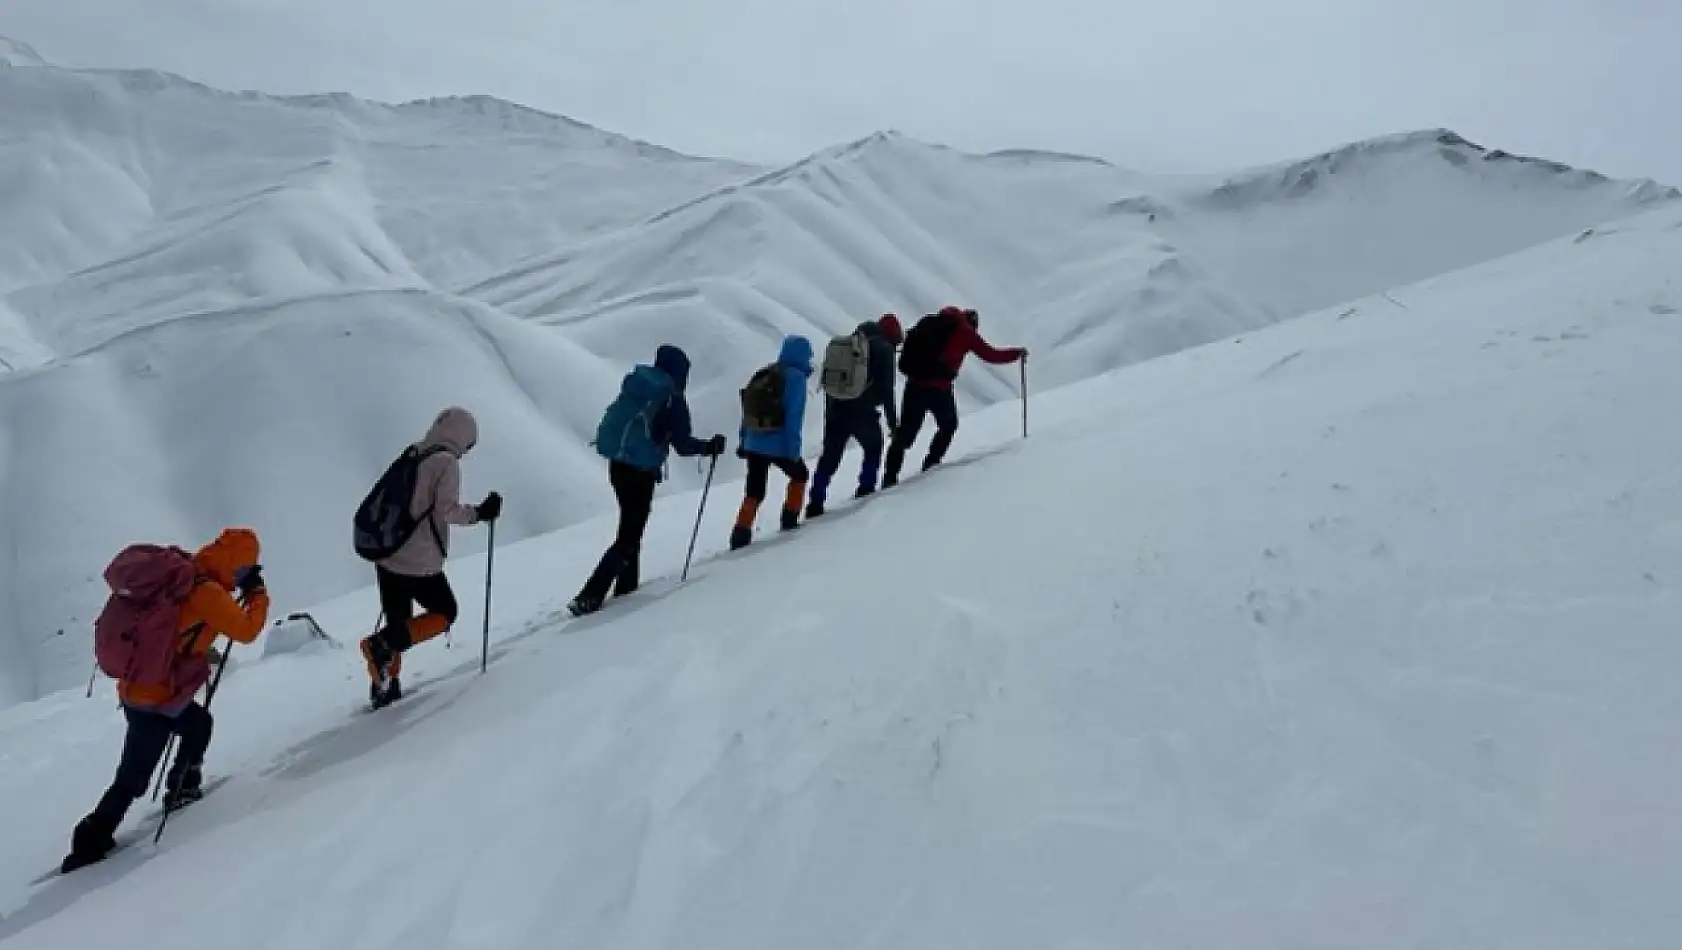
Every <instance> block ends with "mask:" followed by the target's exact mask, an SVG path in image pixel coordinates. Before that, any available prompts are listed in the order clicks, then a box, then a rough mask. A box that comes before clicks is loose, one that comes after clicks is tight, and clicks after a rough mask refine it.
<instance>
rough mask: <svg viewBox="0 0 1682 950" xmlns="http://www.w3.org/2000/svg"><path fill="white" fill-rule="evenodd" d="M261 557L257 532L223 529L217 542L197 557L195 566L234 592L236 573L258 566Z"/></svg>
mask: <svg viewBox="0 0 1682 950" xmlns="http://www.w3.org/2000/svg"><path fill="white" fill-rule="evenodd" d="M261 553H262V549H261V547H260V546H259V545H258V543H257V532H255V531H253V530H251V529H250V528H223V529H222V533H221V534H219V535H217V536H216V540H214V541H212V542H210V543H209V544H207V545H205V546H204V547H202V548H199V550H198V553H197V554H194V555H193V565H194V566H195V567H196V568H198V571H199V573H201V574H203V575H205V576H206V577H209V578H211V579H212V580H214V581H216V583H218V584H221V585H222V586H223V587H225V588H227V589H228V590H233V589H234V572H235V571H237V570H239V569H240V568H242V567H250V566H251V565H253V564H256V563H257V559H258V558H259V557H260V556H261Z"/></svg>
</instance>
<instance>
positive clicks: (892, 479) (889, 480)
mask: <svg viewBox="0 0 1682 950" xmlns="http://www.w3.org/2000/svg"><path fill="white" fill-rule="evenodd" d="M898 484H899V476H898V475H884V476H882V490H883V491H887V490H888V489H890V488H892V487H894V486H895V485H898Z"/></svg>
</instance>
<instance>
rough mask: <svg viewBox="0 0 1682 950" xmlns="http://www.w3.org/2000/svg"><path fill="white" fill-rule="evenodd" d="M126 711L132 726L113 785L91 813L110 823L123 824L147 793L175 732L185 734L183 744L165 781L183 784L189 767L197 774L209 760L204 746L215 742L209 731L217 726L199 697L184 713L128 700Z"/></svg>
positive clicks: (124, 744) (172, 786) (177, 785)
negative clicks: (138, 705) (173, 713)
mask: <svg viewBox="0 0 1682 950" xmlns="http://www.w3.org/2000/svg"><path fill="white" fill-rule="evenodd" d="M123 715H124V716H125V717H126V718H127V719H128V732H127V734H125V735H124V736H123V754H122V758H121V759H119V760H118V762H117V777H116V778H114V779H112V781H111V787H110V788H108V789H106V790H105V794H104V796H102V797H101V798H100V799H99V804H98V805H96V806H94V810H93V815H92V816H91V817H92V818H93V819H94V820H95V821H96V822H98V823H99V824H101V825H103V826H105V827H106V828H109V829H115V828H116V827H117V826H118V825H120V824H122V823H123V816H125V815H127V814H128V810H129V806H130V805H132V804H134V800H135V799H137V798H140V797H142V796H143V795H145V794H146V790H147V788H148V787H149V786H150V785H151V782H152V775H153V773H154V772H156V771H157V768H158V760H160V759H162V758H163V756H164V748H165V746H167V745H169V737H170V736H172V735H174V736H180V737H181V745H180V748H179V749H178V750H177V751H176V754H175V763H174V765H172V766H171V767H170V770H169V776H168V778H167V779H166V781H167V782H168V783H169V785H168V787H169V788H179V787H180V786H181V782H182V779H183V778H184V777H185V776H186V774H187V772H188V771H189V770H191V771H192V772H193V773H195V774H197V772H198V770H199V768H200V766H202V765H203V764H204V754H205V751H206V750H208V749H209V748H210V733H211V730H212V729H213V728H214V726H215V720H213V719H212V718H211V716H210V710H208V709H206V708H204V707H203V706H201V705H199V704H198V703H197V702H193V703H189V704H187V708H186V709H183V710H181V714H180V715H178V716H173V717H171V716H166V715H164V714H163V713H160V712H150V711H148V710H144V709H131V708H130V707H128V706H124V707H123Z"/></svg>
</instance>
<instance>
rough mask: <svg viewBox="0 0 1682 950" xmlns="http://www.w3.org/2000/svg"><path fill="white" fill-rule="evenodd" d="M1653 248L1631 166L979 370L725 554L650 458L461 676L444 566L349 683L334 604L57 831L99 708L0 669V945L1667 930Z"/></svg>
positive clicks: (1484, 948) (1666, 475) (1677, 866)
mask: <svg viewBox="0 0 1682 950" xmlns="http://www.w3.org/2000/svg"><path fill="white" fill-rule="evenodd" d="M1678 260H1682V208H1665V209H1657V210H1654V211H1652V212H1649V213H1646V214H1644V215H1641V216H1636V217H1631V218H1627V219H1624V220H1621V221H1619V222H1617V223H1616V224H1613V225H1609V226H1596V227H1594V228H1593V229H1589V230H1584V231H1583V232H1580V233H1579V234H1577V235H1574V236H1569V237H1566V238H1563V239H1560V240H1557V241H1554V242H1550V243H1548V244H1547V245H1545V246H1542V247H1539V248H1535V249H1532V250H1529V251H1526V252H1524V253H1521V254H1517V255H1513V256H1509V257H1505V258H1502V259H1500V260H1497V261H1494V262H1490V263H1487V264H1485V265H1482V266H1479V267H1475V268H1471V269H1467V270H1462V271H1459V272H1456V273H1454V274H1451V275H1446V276H1441V277H1436V278H1432V279H1430V280H1427V281H1425V282H1422V283H1419V284H1416V285H1412V286H1407V287H1400V288H1393V289H1392V290H1391V291H1390V292H1389V296H1390V298H1392V299H1391V300H1387V299H1383V298H1375V299H1373V300H1369V301H1360V302H1355V303H1352V304H1348V305H1344V304H1339V305H1337V306H1334V307H1332V308H1331V309H1329V310H1325V311H1320V312H1316V313H1313V314H1310V315H1307V316H1305V317H1302V318H1300V319H1296V320H1290V321H1286V322H1283V323H1281V324H1279V325H1276V326H1272V327H1269V328H1266V329H1263V330H1260V331H1257V332H1253V333H1246V334H1244V335H1242V336H1239V337H1236V338H1233V339H1230V340H1226V341H1222V342H1219V343H1215V344H1211V345H1206V346H1202V347H1197V348H1193V349H1190V350H1187V351H1184V352H1181V353H1178V354H1176V355H1173V356H1169V357H1165V358H1162V359H1157V360H1152V361H1150V362H1147V363H1143V364H1140V365H1136V366H1132V367H1129V368H1127V369H1123V370H1120V371H1117V372H1113V373H1110V374H1107V375H1105V376H1102V377H1098V378H1094V379H1091V380H1088V381H1085V382H1082V383H1079V384H1075V385H1072V386H1069V387H1066V388H1064V389H1062V390H1060V391H1058V392H1054V393H1048V394H1047V395H1046V396H1045V398H1043V399H1041V400H1038V401H1036V403H1035V415H1034V420H1035V422H1034V424H1035V430H1034V432H1033V435H1032V437H1031V438H1030V439H1028V440H1026V441H1023V440H1021V439H1020V438H1018V436H1017V433H1016V426H1017V423H1018V420H1017V418H1016V414H1015V407H1013V406H1008V405H1002V406H998V407H996V408H994V409H992V410H984V411H982V412H979V413H977V414H974V415H972V416H971V417H970V418H969V419H968V420H966V424H965V427H964V429H963V430H962V431H961V432H960V434H959V441H958V444H957V446H956V448H955V456H954V460H953V463H952V464H950V465H949V466H947V467H946V468H944V469H942V470H939V471H937V472H936V473H934V474H932V475H929V476H927V478H926V479H925V478H923V477H921V476H919V477H914V478H912V479H910V480H908V481H906V482H905V483H904V484H903V485H902V486H901V487H900V488H898V489H895V490H894V491H892V492H889V493H885V494H882V495H879V496H877V497H875V498H873V499H871V500H869V501H867V502H866V503H864V504H862V505H854V504H852V503H850V502H843V503H842V504H841V505H840V506H838V507H837V508H836V509H835V510H834V511H833V512H832V513H831V514H829V515H827V516H825V518H824V519H822V520H819V521H818V522H816V523H812V524H809V525H807V526H806V527H803V528H802V529H801V530H800V531H799V532H796V533H794V534H792V535H788V536H777V535H775V534H762V535H761V537H760V538H759V540H758V542H757V543H756V544H755V546H753V547H750V548H749V549H748V550H747V551H746V552H743V553H740V554H722V553H720V548H721V547H722V545H723V543H724V540H725V537H726V535H727V533H728V527H729V521H730V515H731V511H730V509H731V507H732V506H731V505H730V504H729V503H728V502H727V501H718V500H717V499H729V498H730V497H731V496H732V495H734V494H735V486H715V487H714V489H713V493H714V498H715V502H714V504H713V505H711V506H710V508H709V512H708V518H707V521H706V524H705V525H704V526H703V530H702V533H701V539H702V540H701V550H700V552H699V558H700V560H699V561H698V566H697V569H696V572H695V574H694V575H693V576H692V577H691V580H690V582H689V583H688V584H686V585H683V586H677V585H675V584H674V583H673V582H672V578H673V577H674V576H675V572H676V570H677V568H678V566H679V565H680V563H681V561H682V558H683V552H684V548H685V545H686V543H687V542H688V540H689V530H690V524H691V520H690V519H691V518H692V517H693V512H694V503H695V500H696V499H695V497H694V496H693V495H685V496H675V497H669V498H666V499H663V500H662V501H661V503H660V504H659V505H658V506H657V508H656V510H655V516H654V521H653V524H652V530H651V534H650V537H649V540H648V545H647V547H646V548H645V560H644V564H645V568H646V572H647V573H648V574H650V575H663V578H662V579H658V580H653V581H651V582H650V583H649V584H648V586H647V587H645V589H644V592H643V593H641V594H639V595H638V596H637V597H636V598H633V599H632V600H630V601H628V602H625V603H623V604H620V605H618V606H616V607H614V608H611V609H610V610H609V611H608V612H604V613H603V614H600V615H597V616H596V617H592V618H588V619H586V620H583V621H573V622H563V621H561V620H560V619H558V618H559V617H560V616H561V612H560V607H561V604H562V603H564V601H565V599H566V597H567V596H568V595H569V594H570V593H571V587H572V585H573V584H574V583H576V582H577V579H578V578H580V577H581V576H582V575H583V574H584V573H585V572H586V571H587V570H588V569H589V567H590V566H591V565H592V564H593V562H594V559H595V557H596V556H597V555H598V554H599V552H600V548H601V545H602V544H603V542H604V541H605V540H606V535H607V533H608V528H607V524H606V520H605V519H599V520H595V521H591V522H589V523H586V524H582V525H579V526H578V527H576V528H573V529H568V530H564V531H561V532H557V533H554V534H552V535H550V536H547V537H544V538H539V539H533V540H530V541H527V542H525V543H522V544H520V545H518V546H516V547H512V548H510V549H508V550H506V551H501V552H499V553H498V555H497V557H496V573H497V579H496V583H497V593H496V601H495V614H494V618H495V619H494V624H493V628H492V633H491V636H492V657H491V665H490V668H489V672H488V674H487V675H485V676H480V675H478V672H477V671H478V658H477V656H476V651H475V650H474V647H476V646H477V644H476V643H475V642H474V640H476V634H477V631H478V629H479V624H480V621H481V618H482V613H481V609H480V604H479V602H478V599H477V597H464V598H463V602H464V607H465V608H466V609H465V611H464V616H463V618H462V623H461V626H460V630H461V631H462V632H461V633H459V634H458V640H457V644H456V648H455V649H454V650H450V649H446V647H445V646H444V645H443V644H441V643H439V642H438V641H434V642H432V643H429V644H427V645H425V646H423V647H421V648H418V649H417V650H415V651H414V652H413V653H411V654H410V657H409V660H408V663H407V664H406V667H405V677H406V679H407V680H408V681H409V683H410V686H411V695H410V696H408V697H407V698H405V699H404V700H403V701H402V702H401V703H399V704H398V705H395V706H392V707H390V708H388V709H386V710H383V711H381V712H380V713H379V714H375V715H366V714H361V713H359V712H356V711H354V710H355V709H356V707H357V704H358V702H359V699H360V695H361V693H362V689H363V687H362V684H361V683H360V682H359V677H360V673H359V672H358V670H357V660H356V658H355V655H354V653H353V648H352V647H349V646H348V644H349V643H350V641H351V640H352V639H353V638H355V637H356V636H358V635H359V634H360V633H361V632H362V630H363V629H365V626H366V624H368V623H369V622H370V620H371V618H372V617H373V616H374V615H375V613H376V610H377V608H376V606H375V602H374V599H373V597H372V593H371V592H369V591H361V592H358V593H355V594H352V595H349V596H347V597H345V598H343V599H340V600H337V601H335V602H333V603H330V604H325V605H321V606H320V607H319V608H317V609H316V610H315V611H314V613H315V614H316V616H317V617H318V618H319V619H320V620H321V622H322V623H323V625H324V626H325V627H326V629H327V630H329V631H332V632H333V633H334V635H335V636H336V637H337V638H338V639H339V641H340V647H338V648H335V647H334V646H333V645H330V644H327V643H322V642H316V643H314V644H312V645H309V646H307V647H306V648H305V649H304V650H302V651H300V652H292V653H283V654H281V655H278V656H275V655H268V648H267V647H266V646H265V647H264V648H263V649H261V650H260V649H251V650H238V651H236V656H237V659H238V665H237V666H236V667H235V669H234V671H233V672H232V673H230V675H229V678H228V680H227V681H226V682H225V683H224V686H223V689H222V691H221V692H220V693H219V694H218V696H217V700H216V706H217V709H218V724H217V739H216V745H215V747H214V748H213V750H212V754H211V757H210V760H209V762H208V767H209V769H210V772H211V774H212V775H213V776H231V780H230V781H228V783H227V784H225V785H223V786H222V787H221V788H220V789H219V790H218V791H216V792H214V793H212V795H211V796H210V797H209V798H207V799H206V800H205V801H204V802H202V803H200V804H198V805H195V806H194V807H193V809H192V810H190V811H187V812H185V813H183V814H181V815H180V816H178V817H176V818H175V819H173V820H172V821H171V823H170V825H169V828H168V830H167V832H166V833H165V835H164V837H163V839H162V843H161V844H160V845H159V846H158V847H157V848H154V847H153V846H152V845H151V844H150V843H140V844H137V845H135V846H134V847H132V848H130V849H128V850H126V851H124V852H121V853H119V854H117V855H115V856H113V857H112V858H111V859H110V860H109V861H107V862H106V863H105V864H102V865H98V866H95V867H91V868H88V869H85V870H83V871H80V872H77V873H76V874H75V875H72V876H69V877H64V878H49V879H45V880H44V882H43V883H40V884H32V883H31V879H32V878H33V877H34V876H35V875H36V874H37V873H38V872H41V871H46V870H48V869H49V868H51V867H53V866H54V865H55V863H56V861H57V859H58V857H59V856H60V855H61V854H62V852H63V849H64V847H65V842H66V838H67V835H68V832H69V829H70V827H71V825H72V823H73V822H74V821H75V820H76V818H77V817H78V816H79V815H80V814H81V813H82V812H83V810H85V809H86V808H87V807H88V806H89V803H91V802H92V801H93V799H94V797H95V796H96V795H97V794H98V793H99V791H100V790H101V789H102V787H103V786H104V784H105V783H106V782H107V781H108V780H109V777H110V766H111V760H112V758H113V757H114V756H115V754H116V750H117V747H118V744H119V741H120V732H119V730H120V719H119V717H118V716H117V715H116V714H115V713H114V712H113V710H112V709H111V704H110V702H109V699H108V694H107V693H106V692H104V691H103V690H104V689H105V688H102V692H101V694H100V696H99V698H98V700H96V701H92V702H90V701H85V700H83V699H82V698H81V696H80V694H79V693H78V692H71V693H61V694H59V695H57V696H54V697H51V698H48V699H45V700H42V701H39V702H36V703H30V704H26V705H22V706H15V707H13V708H11V709H8V710H3V711H0V754H3V755H4V757H5V768H3V769H0V816H3V817H0V835H3V836H4V837H3V839H0V840H4V842H5V854H6V857H7V860H6V861H4V862H0V945H3V946H4V947H6V948H7V950H37V948H40V950H47V948H60V947H100V946H112V945H116V944H126V943H132V942H133V939H134V933H135V927H136V922H137V921H144V922H145V927H146V935H147V940H148V941H150V942H151V943H153V944H155V945H157V946H166V947H171V948H177V950H199V948H205V950H225V948H228V947H234V946H237V947H248V948H251V950H283V948H284V950H292V948H297V947H381V948H384V947H402V948H415V947H424V948H426V950H458V948H460V950H465V948H469V947H497V948H526V947H552V946H565V947H575V946H576V947H590V948H599V950H633V948H635V950H642V948H648V950H653V948H667V947H679V946H681V947H702V948H713V947H719V948H724V947H728V948H735V950H761V948H765V950H772V948H775V950H784V948H794V947H798V948H802V950H831V948H834V950H840V948H855V947H882V948H896V950H897V948H927V947H966V948H975V950H993V948H998V950H1020V948H1042V947H1043V948H1051V947H1068V948H1074V947H1152V948H1158V950H1207V948H1211V947H1220V948H1232V950H1273V948H1281V950H1282V948H1293V950H1296V948H1350V947H1358V948H1361V950H1404V948H1405V950H1413V948H1419V947H1427V946H1428V947H1434V948H1443V950H1488V948H1492V947H1522V948H1525V950H1581V948H1585V947H1595V948H1602V947H1624V948H1632V950H1662V948H1670V947H1676V946H1679V945H1682V917H1679V916H1678V914H1677V913H1676V910H1675V906H1676V902H1675V887H1674V883H1675V882H1676V881H1677V880H1678V879H1682V825H1679V824H1678V822H1677V821H1676V819H1675V811H1676V809H1675V803H1676V802H1677V801H1678V800H1682V771H1679V770H1678V769H1677V768H1676V767H1675V765H1674V760H1675V756H1674V754H1673V750H1674V749H1675V748H1676V747H1677V745H1678V743H1679V742H1682V694H1679V693H1678V691H1677V690H1676V689H1675V685H1674V680H1675V673H1674V670H1675V669H1676V667H1677V665H1678V662H1682V649H1679V648H1678V645H1677V639H1676V637H1675V601H1676V590H1675V589H1676V588H1677V586H1678V584H1679V583H1682V483H1679V481H1678V479H1677V472H1678V470H1679V469H1682V442H1678V441H1677V440H1675V439H1666V438H1662V437H1656V436H1655V434H1656V433H1662V432H1663V431H1664V430H1665V429H1666V423H1667V421H1668V414H1669V412H1670V407H1672V406H1674V405H1676V404H1677V402H1678V400H1679V399H1682V375H1679V374H1677V372H1676V366H1677V365H1678V362H1679V361H1682V283H1679V282H1678V280H1677V276H1676V269H1675V268H1676V262H1677V261H1678ZM1392 300H1393V302H1392ZM470 468H471V465H470ZM483 569H484V562H483V560H482V559H481V558H464V559H460V560H457V561H454V562H452V564H451V568H450V570H451V574H452V575H453V576H454V578H455V581H456V583H457V585H458V587H459V588H460V589H462V590H473V589H475V587H476V584H477V582H478V580H479V578H480V577H481V576H482V574H481V572H482V571H483ZM278 583H279V581H278V575H277V584H278ZM294 645H295V644H294ZM464 647H465V649H464ZM150 812H151V806H148V805H146V804H144V803H143V804H140V805H139V806H137V808H136V810H135V814H134V818H133V819H132V822H133V823H132V824H131V826H130V827H129V828H128V829H125V831H124V833H123V834H124V835H125V836H130V835H132V836H139V835H140V834H141V833H142V831H143V830H145V829H146V820H147V816H148V814H149V813H150ZM136 826H138V827H136ZM394 893H400V894H401V898H402V899H400V900H399V899H393V896H392V895H393V894H394ZM182 895H190V897H189V898H188V899H187V904H186V905H185V906H184V907H183V906H182V901H183V897H182ZM160 908H164V909H169V908H180V909H179V910H177V911H172V912H163V911H160Z"/></svg>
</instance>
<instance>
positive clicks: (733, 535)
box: [730, 497, 759, 551]
mask: <svg viewBox="0 0 1682 950" xmlns="http://www.w3.org/2000/svg"><path fill="white" fill-rule="evenodd" d="M758 517H759V499H757V498H751V497H749V498H743V499H742V507H741V508H739V509H737V510H736V527H734V528H732V529H730V550H732V551H737V550H740V549H742V548H745V547H747V546H748V544H750V543H751V542H752V541H753V522H754V519H755V518H758Z"/></svg>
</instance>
